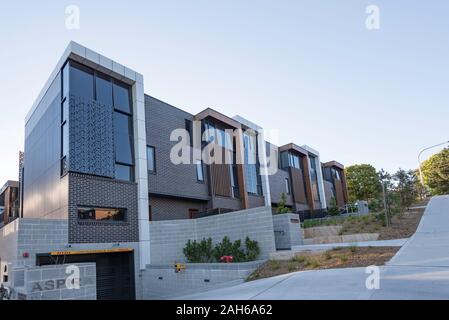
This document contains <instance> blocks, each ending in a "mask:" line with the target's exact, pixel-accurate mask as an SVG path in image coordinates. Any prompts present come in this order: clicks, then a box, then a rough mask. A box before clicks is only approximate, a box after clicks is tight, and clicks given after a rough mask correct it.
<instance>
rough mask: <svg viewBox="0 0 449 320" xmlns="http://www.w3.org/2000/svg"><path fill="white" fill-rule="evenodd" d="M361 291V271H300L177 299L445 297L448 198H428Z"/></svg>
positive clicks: (448, 286)
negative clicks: (411, 228)
mask: <svg viewBox="0 0 449 320" xmlns="http://www.w3.org/2000/svg"><path fill="white" fill-rule="evenodd" d="M379 269H380V288H379V289H371V290H369V289H367V288H366V285H365V283H366V280H367V277H368V276H369V274H367V273H365V271H366V269H365V268H346V269H330V270H316V271H302V272H295V273H290V274H286V275H281V276H276V277H272V278H268V279H261V280H257V281H251V282H246V283H243V284H239V285H236V286H232V287H227V288H222V289H217V290H212V291H208V292H202V293H198V294H192V295H188V296H182V297H178V298H177V299H181V300H197V299H198V300H201V299H210V300H236V299H242V300H259V299H260V300H276V299H293V300H304V299H350V300H360V299H362V300H365V299H449V196H438V197H433V198H432V199H431V201H430V202H429V204H428V206H427V208H426V210H425V212H424V215H423V218H422V220H421V223H420V224H419V226H418V229H417V231H416V233H415V234H414V235H413V236H412V237H411V238H410V239H409V240H408V241H407V242H406V243H405V244H404V246H403V247H402V248H401V249H400V250H399V251H398V253H397V254H396V255H395V256H394V257H393V259H392V260H391V261H390V262H389V263H387V265H385V266H382V267H380V268H379Z"/></svg>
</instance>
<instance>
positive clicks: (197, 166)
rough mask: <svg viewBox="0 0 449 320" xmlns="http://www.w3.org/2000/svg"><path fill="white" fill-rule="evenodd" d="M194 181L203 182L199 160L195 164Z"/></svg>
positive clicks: (201, 163) (201, 166)
mask: <svg viewBox="0 0 449 320" xmlns="http://www.w3.org/2000/svg"><path fill="white" fill-rule="evenodd" d="M196 179H197V180H198V181H200V182H204V171H203V162H202V161H200V160H198V161H197V162H196Z"/></svg>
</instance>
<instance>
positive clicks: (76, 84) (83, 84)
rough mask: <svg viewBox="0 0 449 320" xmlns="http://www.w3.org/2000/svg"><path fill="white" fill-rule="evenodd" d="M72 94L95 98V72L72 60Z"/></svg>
mask: <svg viewBox="0 0 449 320" xmlns="http://www.w3.org/2000/svg"><path fill="white" fill-rule="evenodd" d="M70 94H73V95H75V96H77V97H84V98H88V99H91V100H93V99H94V72H93V70H91V69H90V68H87V67H85V66H83V65H81V64H78V63H76V62H70Z"/></svg>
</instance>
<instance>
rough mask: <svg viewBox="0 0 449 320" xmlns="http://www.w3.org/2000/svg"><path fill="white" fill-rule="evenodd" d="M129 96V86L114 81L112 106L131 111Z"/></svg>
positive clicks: (127, 111)
mask: <svg viewBox="0 0 449 320" xmlns="http://www.w3.org/2000/svg"><path fill="white" fill-rule="evenodd" d="M130 101H131V98H130V93H129V86H127V85H125V84H120V83H114V107H115V108H116V109H117V110H121V111H123V112H126V113H131V102H130Z"/></svg>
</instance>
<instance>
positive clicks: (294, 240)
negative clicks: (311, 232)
mask: <svg viewBox="0 0 449 320" xmlns="http://www.w3.org/2000/svg"><path fill="white" fill-rule="evenodd" d="M273 225H274V237H275V240H276V249H278V250H285V249H291V248H292V246H299V245H301V244H302V235H301V224H300V222H299V215H298V214H294V213H284V214H277V215H274V216H273Z"/></svg>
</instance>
